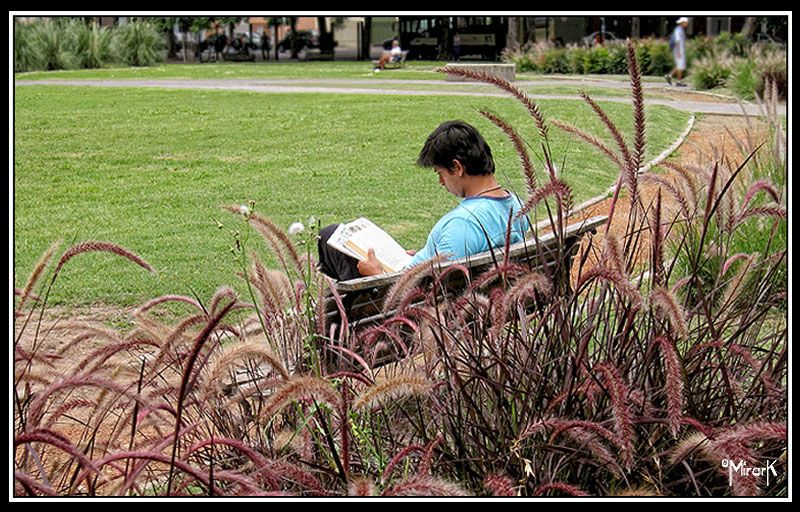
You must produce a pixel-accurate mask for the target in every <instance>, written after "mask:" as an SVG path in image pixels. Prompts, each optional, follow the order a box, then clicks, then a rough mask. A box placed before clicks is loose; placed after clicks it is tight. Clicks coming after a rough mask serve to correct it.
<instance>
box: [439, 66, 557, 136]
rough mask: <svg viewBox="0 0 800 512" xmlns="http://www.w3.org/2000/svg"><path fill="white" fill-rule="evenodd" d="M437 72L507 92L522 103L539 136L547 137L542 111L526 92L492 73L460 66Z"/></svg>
mask: <svg viewBox="0 0 800 512" xmlns="http://www.w3.org/2000/svg"><path fill="white" fill-rule="evenodd" d="M437 71H439V72H440V73H446V74H448V75H453V76H461V77H464V78H468V79H470V80H474V81H476V82H483V83H486V84H490V85H494V86H495V87H498V88H499V89H502V90H503V91H506V92H507V93H509V94H511V95H512V96H513V97H514V98H516V99H517V100H518V101H519V102H520V103H522V105H523V106H524V107H525V109H526V110H527V111H528V113H530V115H531V116H532V117H533V119H534V121H535V123H536V127H537V128H538V129H539V135H540V136H541V137H542V138H543V139H544V138H546V137H547V125H546V123H545V120H544V116H543V115H542V113H541V110H539V106H538V105H537V104H536V103H535V102H534V101H533V100H532V99H531V98H530V97H529V96H528V95H527V94H525V92H523V91H522V90H521V89H519V88H518V87H515V86H514V85H512V84H511V82H509V81H508V80H504V79H502V78H500V77H498V76H497V75H494V74H492V73H484V72H479V71H473V70H471V69H466V68H459V67H458V66H446V67H444V68H441V69H438V70H437Z"/></svg>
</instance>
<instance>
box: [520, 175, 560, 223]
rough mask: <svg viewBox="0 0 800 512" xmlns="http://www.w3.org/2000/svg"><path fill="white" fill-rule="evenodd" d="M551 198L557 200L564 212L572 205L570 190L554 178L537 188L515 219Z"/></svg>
mask: <svg viewBox="0 0 800 512" xmlns="http://www.w3.org/2000/svg"><path fill="white" fill-rule="evenodd" d="M550 196H553V197H555V198H556V199H558V200H559V202H560V204H562V205H563V206H564V209H565V210H567V211H568V210H569V209H570V206H571V205H572V202H573V200H572V189H571V188H570V186H569V185H567V184H566V183H565V182H564V181H562V180H560V179H557V178H554V179H552V180H550V181H549V182H548V183H546V184H544V185H542V186H541V187H539V188H538V189H537V190H536V192H535V193H534V194H532V195H531V196H530V197H529V198H528V200H527V201H525V204H524V205H523V206H522V208H520V210H519V211H518V212H517V213H516V215H515V218H520V217H522V216H524V215H527V214H528V213H529V212H530V211H531V210H533V209H534V208H536V206H537V205H538V204H539V203H541V202H542V201H544V200H545V199H546V198H548V197H550Z"/></svg>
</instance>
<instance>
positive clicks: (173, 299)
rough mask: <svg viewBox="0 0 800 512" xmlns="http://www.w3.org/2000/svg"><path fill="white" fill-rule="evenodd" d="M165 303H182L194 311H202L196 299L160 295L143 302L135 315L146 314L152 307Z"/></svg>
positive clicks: (183, 296)
mask: <svg viewBox="0 0 800 512" xmlns="http://www.w3.org/2000/svg"><path fill="white" fill-rule="evenodd" d="M167 302H183V303H185V304H189V305H190V306H193V307H194V308H195V309H198V310H199V311H203V306H202V305H201V304H200V303H199V302H197V300H196V299H193V298H192V297H186V296H185V295H162V296H161V297H156V298H155V299H151V300H149V301H147V302H145V303H144V304H143V305H142V306H140V307H139V309H137V310H136V314H137V315H141V314H143V313H146V312H147V311H149V310H151V309H153V308H154V307H156V306H158V305H161V304H165V303H167Z"/></svg>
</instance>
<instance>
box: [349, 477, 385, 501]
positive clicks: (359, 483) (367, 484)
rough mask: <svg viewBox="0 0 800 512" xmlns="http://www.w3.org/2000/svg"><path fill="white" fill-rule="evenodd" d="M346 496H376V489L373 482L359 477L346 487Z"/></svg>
mask: <svg viewBox="0 0 800 512" xmlns="http://www.w3.org/2000/svg"><path fill="white" fill-rule="evenodd" d="M347 495H348V496H359V497H366V496H377V495H378V489H377V488H376V487H375V482H373V481H372V480H370V479H369V478H367V477H363V476H359V477H356V478H353V479H352V480H351V481H350V483H349V484H348V486H347Z"/></svg>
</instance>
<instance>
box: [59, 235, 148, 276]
mask: <svg viewBox="0 0 800 512" xmlns="http://www.w3.org/2000/svg"><path fill="white" fill-rule="evenodd" d="M88 252H108V253H111V254H116V255H117V256H121V257H123V258H125V259H127V260H129V261H131V262H133V263H136V264H137V265H139V266H140V267H142V268H143V269H145V270H147V271H148V272H155V269H154V268H153V267H152V266H150V264H149V263H147V262H146V261H145V260H143V259H142V258H140V257H139V256H138V255H136V254H135V253H133V252H132V251H129V250H128V249H126V248H124V247H122V246H119V245H116V244H112V243H110V242H97V241H94V240H91V241H87V242H81V243H79V244H76V245H73V246H72V247H70V248H69V249H67V250H66V252H64V254H62V255H61V259H59V260H58V264H57V265H56V269H55V272H54V273H53V281H55V279H56V276H57V275H58V273H59V272H61V269H62V267H64V265H66V263H67V262H68V261H69V260H71V259H72V258H74V257H75V256H77V255H79V254H85V253H88Z"/></svg>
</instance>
